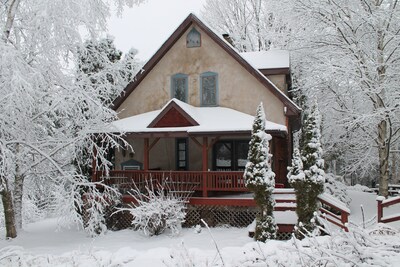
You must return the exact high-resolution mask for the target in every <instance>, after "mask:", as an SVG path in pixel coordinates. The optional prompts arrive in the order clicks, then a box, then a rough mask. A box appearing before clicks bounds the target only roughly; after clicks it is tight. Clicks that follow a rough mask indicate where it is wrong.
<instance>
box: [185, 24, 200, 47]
mask: <svg viewBox="0 0 400 267" xmlns="http://www.w3.org/2000/svg"><path fill="white" fill-rule="evenodd" d="M200 46H201V36H200V33H199V32H198V31H197V30H196V29H195V28H194V27H193V28H192V29H191V30H190V32H189V33H188V35H187V36H186V47H188V48H190V47H200Z"/></svg>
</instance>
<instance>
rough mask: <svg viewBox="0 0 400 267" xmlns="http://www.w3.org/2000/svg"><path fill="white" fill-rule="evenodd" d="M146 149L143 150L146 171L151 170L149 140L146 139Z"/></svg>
mask: <svg viewBox="0 0 400 267" xmlns="http://www.w3.org/2000/svg"><path fill="white" fill-rule="evenodd" d="M143 147H144V149H143V169H144V170H145V171H148V170H149V151H150V150H149V138H145V139H144V146H143Z"/></svg>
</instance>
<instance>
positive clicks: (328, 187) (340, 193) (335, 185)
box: [324, 173, 351, 207]
mask: <svg viewBox="0 0 400 267" xmlns="http://www.w3.org/2000/svg"><path fill="white" fill-rule="evenodd" d="M324 188H325V189H324V191H325V193H328V194H330V195H332V196H334V197H335V198H337V199H339V200H340V201H342V202H343V203H345V204H346V205H347V207H349V205H350V202H351V198H350V197H349V195H348V194H347V186H346V185H345V184H344V183H343V177H342V176H336V175H334V174H332V173H327V174H326V175H325V184H324Z"/></svg>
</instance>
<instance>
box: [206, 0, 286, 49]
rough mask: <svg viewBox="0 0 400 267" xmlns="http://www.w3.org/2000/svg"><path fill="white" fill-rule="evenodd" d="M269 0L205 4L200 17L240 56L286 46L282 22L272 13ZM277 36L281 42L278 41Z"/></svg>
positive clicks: (212, 0) (219, 0) (209, 0)
mask: <svg viewBox="0 0 400 267" xmlns="http://www.w3.org/2000/svg"><path fill="white" fill-rule="evenodd" d="M274 4H275V3H274V1H272V0H207V1H206V3H205V5H204V7H203V10H202V12H201V15H202V17H203V18H204V19H205V21H207V22H208V23H209V24H210V25H211V26H212V27H213V28H214V29H216V30H217V31H218V32H219V33H221V34H229V38H230V39H231V40H232V43H233V45H234V46H235V47H236V48H237V49H238V50H239V51H241V52H245V51H260V50H268V49H269V48H271V47H277V46H282V45H285V44H286V41H287V39H286V38H285V35H281V33H282V28H285V25H284V24H283V21H282V20H281V19H279V18H277V17H276V16H275V15H274V14H273V13H272V12H271V6H272V5H274ZM278 36H280V38H279V37H278Z"/></svg>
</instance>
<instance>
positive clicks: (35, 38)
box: [0, 0, 140, 238]
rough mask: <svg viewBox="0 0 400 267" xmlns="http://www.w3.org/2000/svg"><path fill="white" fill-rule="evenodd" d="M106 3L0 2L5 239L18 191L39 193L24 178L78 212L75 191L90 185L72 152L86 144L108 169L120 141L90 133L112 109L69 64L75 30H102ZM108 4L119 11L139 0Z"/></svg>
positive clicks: (12, 228)
mask: <svg viewBox="0 0 400 267" xmlns="http://www.w3.org/2000/svg"><path fill="white" fill-rule="evenodd" d="M110 2H111V1H107V0H104V1H81V2H79V3H77V2H74V1H62V0H61V1H45V0H35V1H24V0H11V1H3V2H2V3H1V4H0V12H1V13H2V14H3V16H2V17H1V19H0V25H1V26H0V27H1V40H0V51H1V53H0V95H1V97H0V194H1V198H2V204H3V207H4V216H5V222H6V235H7V237H11V238H12V237H15V236H16V235H17V229H18V228H20V227H21V224H22V217H23V216H22V210H23V208H22V203H23V202H22V200H23V197H24V196H25V197H26V196H28V195H29V194H33V193H35V194H37V192H33V191H32V190H31V189H34V188H27V186H29V185H32V184H34V183H29V182H28V180H30V179H37V178H38V177H40V179H43V181H45V183H46V184H52V185H53V188H55V187H57V188H58V190H57V191H56V194H57V193H61V194H62V195H60V196H62V197H64V199H63V201H62V204H63V205H64V206H63V207H64V209H63V210H64V211H67V210H68V211H69V214H71V212H72V213H73V214H75V215H76V212H75V211H76V206H75V204H76V203H79V202H80V201H81V199H80V198H81V194H80V192H79V190H78V189H80V190H85V188H86V187H87V186H90V187H93V184H89V183H87V181H86V180H85V179H83V177H82V176H81V175H80V174H79V173H77V172H76V170H75V168H73V166H71V162H72V161H73V159H74V158H76V154H75V151H77V150H80V149H81V148H83V147H85V148H87V150H88V151H90V153H92V154H91V155H92V156H97V159H98V160H97V162H98V163H99V164H98V166H99V167H100V165H102V166H103V167H105V168H106V170H107V168H108V164H109V162H108V161H107V159H106V157H105V154H106V152H107V148H108V147H109V146H118V142H115V140H114V139H115V138H118V137H117V136H115V135H113V134H98V135H94V134H93V133H94V132H101V130H102V129H103V128H104V125H106V123H107V122H109V121H111V120H113V119H114V118H115V113H114V112H113V111H112V110H110V109H109V108H108V107H104V106H103V105H102V102H101V99H102V97H104V96H103V95H101V94H99V92H98V90H97V89H96V88H94V87H93V86H92V84H91V83H88V82H86V81H83V80H77V79H76V77H75V73H74V71H73V70H71V69H70V68H69V64H70V62H71V60H72V61H73V62H76V61H75V60H76V58H77V53H76V51H77V49H76V48H77V47H80V46H81V45H82V40H81V36H80V33H81V32H82V31H83V30H86V31H87V32H88V34H90V35H91V36H96V35H97V34H99V33H100V32H102V31H103V30H105V26H106V25H105V21H106V17H107V16H108V15H109V5H110ZM112 2H113V3H114V4H116V5H117V8H119V9H121V8H122V7H123V6H124V5H125V4H129V5H131V4H133V3H134V2H135V3H138V2H140V0H136V1H133V0H132V1H126V0H117V1H112ZM105 94H106V95H107V94H108V92H106V93H105ZM82 111H84V112H82ZM94 151H96V153H95V154H93V152H94ZM94 188H95V187H94ZM96 192H97V193H98V194H99V197H103V196H102V195H101V194H100V193H99V192H98V191H96ZM67 206H68V207H67ZM66 207H67V208H66Z"/></svg>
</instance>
